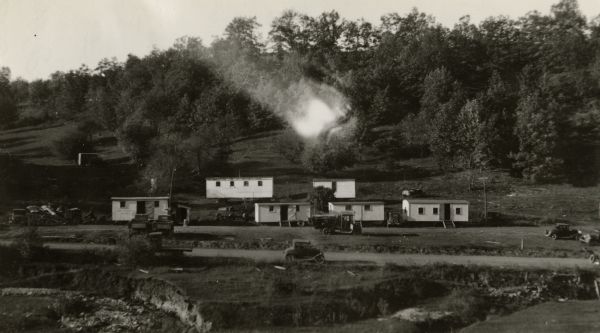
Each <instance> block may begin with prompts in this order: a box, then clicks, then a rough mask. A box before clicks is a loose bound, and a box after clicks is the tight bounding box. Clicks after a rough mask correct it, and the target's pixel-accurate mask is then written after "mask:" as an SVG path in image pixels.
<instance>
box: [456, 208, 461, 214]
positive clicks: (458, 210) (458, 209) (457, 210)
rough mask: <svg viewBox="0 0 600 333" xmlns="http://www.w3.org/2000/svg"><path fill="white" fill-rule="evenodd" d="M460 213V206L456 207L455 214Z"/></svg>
mask: <svg viewBox="0 0 600 333" xmlns="http://www.w3.org/2000/svg"><path fill="white" fill-rule="evenodd" d="M460 214H462V212H461V209H460V207H456V215H460Z"/></svg>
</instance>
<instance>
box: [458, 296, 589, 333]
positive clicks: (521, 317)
mask: <svg viewBox="0 0 600 333" xmlns="http://www.w3.org/2000/svg"><path fill="white" fill-rule="evenodd" d="M599 331H600V306H599V305H598V301H568V302H564V303H557V302H548V303H544V304H540V305H536V306H533V307H531V308H528V309H525V310H523V311H519V312H516V313H513V314H511V315H509V316H506V317H499V318H494V319H491V320H487V321H485V322H482V323H478V324H475V325H473V326H471V327H468V328H466V329H464V330H463V331H462V332H464V333H471V332H488V333H501V332H506V333H508V332H511V333H519V332H523V333H525V332H546V333H554V332H556V333H558V332H599Z"/></svg>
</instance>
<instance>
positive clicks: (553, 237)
mask: <svg viewBox="0 0 600 333" xmlns="http://www.w3.org/2000/svg"><path fill="white" fill-rule="evenodd" d="M550 237H552V239H554V240H557V239H558V236H557V235H556V234H552V236H550Z"/></svg>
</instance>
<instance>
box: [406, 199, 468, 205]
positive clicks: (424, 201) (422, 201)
mask: <svg viewBox="0 0 600 333" xmlns="http://www.w3.org/2000/svg"><path fill="white" fill-rule="evenodd" d="M404 200H406V201H407V202H408V203H415V204H435V203H440V204H442V203H453V204H467V205H468V204H469V202H468V201H467V200H455V199H422V198H419V199H416V198H415V199H411V198H406V199H404Z"/></svg>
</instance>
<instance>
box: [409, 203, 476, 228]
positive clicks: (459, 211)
mask: <svg viewBox="0 0 600 333" xmlns="http://www.w3.org/2000/svg"><path fill="white" fill-rule="evenodd" d="M402 213H403V217H404V219H405V220H406V221H415V222H439V221H452V222H469V202H468V201H466V200H446V199H404V200H402Z"/></svg>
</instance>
